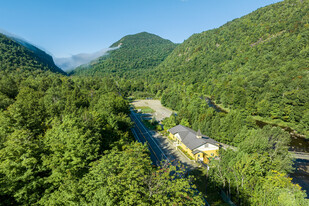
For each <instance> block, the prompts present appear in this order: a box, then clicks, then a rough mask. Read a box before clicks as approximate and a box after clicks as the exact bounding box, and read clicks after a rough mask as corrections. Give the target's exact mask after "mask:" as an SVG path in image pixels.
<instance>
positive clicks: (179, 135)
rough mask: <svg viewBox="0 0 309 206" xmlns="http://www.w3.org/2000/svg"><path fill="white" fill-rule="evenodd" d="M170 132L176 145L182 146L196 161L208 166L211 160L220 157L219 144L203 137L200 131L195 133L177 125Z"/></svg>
mask: <svg viewBox="0 0 309 206" xmlns="http://www.w3.org/2000/svg"><path fill="white" fill-rule="evenodd" d="M168 131H169V132H170V134H169V136H170V138H171V139H173V141H174V144H176V146H180V147H181V148H182V149H183V150H184V151H185V152H187V153H188V154H189V155H190V156H191V157H192V158H193V159H194V160H195V161H201V162H204V163H206V164H208V163H209V161H210V160H211V159H214V158H216V157H218V156H219V142H217V141H216V140H214V139H211V138H210V137H207V136H205V135H202V134H201V131H200V130H198V132H195V131H194V130H192V129H190V128H188V127H185V126H182V125H177V126H175V127H173V128H171V129H169V130H168Z"/></svg>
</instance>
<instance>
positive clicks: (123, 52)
mask: <svg viewBox="0 0 309 206" xmlns="http://www.w3.org/2000/svg"><path fill="white" fill-rule="evenodd" d="M114 47H119V48H118V49H115V50H113V51H110V52H109V54H108V55H104V56H102V57H100V58H98V59H97V60H95V61H93V62H92V63H90V64H89V65H83V66H80V67H78V68H77V69H75V70H74V71H73V73H74V74H76V75H106V74H113V73H114V74H116V75H119V76H123V74H124V73H125V72H127V71H128V72H129V73H127V74H130V75H131V76H134V75H132V73H134V74H135V73H136V72H139V71H136V70H145V69H152V68H154V67H155V66H157V65H159V64H160V63H161V62H162V61H163V60H164V59H165V58H166V57H167V56H168V55H169V54H170V53H171V52H172V51H173V49H174V48H175V47H176V44H174V43H172V42H171V41H169V40H166V39H162V38H161V37H159V36H157V35H154V34H150V33H147V32H142V33H138V34H134V35H128V36H125V37H123V38H122V39H120V40H119V41H117V42H115V43H114V44H112V45H111V47H110V48H114ZM132 70H133V71H132Z"/></svg>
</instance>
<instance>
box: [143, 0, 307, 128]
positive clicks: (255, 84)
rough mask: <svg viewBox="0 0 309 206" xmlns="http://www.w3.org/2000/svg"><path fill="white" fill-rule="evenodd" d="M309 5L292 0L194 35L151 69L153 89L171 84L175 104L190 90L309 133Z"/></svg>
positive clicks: (168, 93)
mask: <svg viewBox="0 0 309 206" xmlns="http://www.w3.org/2000/svg"><path fill="white" fill-rule="evenodd" d="M308 7H309V1H308V0H303V1H299V0H286V1H283V2H279V3H276V4H273V5H270V6H267V7H264V8H261V9H258V10H257V11H254V12H252V13H250V14H248V15H246V16H244V17H242V18H239V19H235V20H233V21H231V22H228V23H227V24H225V25H223V26H222V27H220V28H218V29H213V30H209V31H205V32H203V33H200V34H195V35H192V36H191V37H190V38H189V39H188V40H186V41H185V42H184V43H183V44H181V45H179V46H178V47H177V48H176V49H175V50H174V51H173V52H172V53H171V54H170V55H169V56H168V57H167V58H166V60H165V61H164V62H163V63H162V64H160V65H159V66H158V67H157V68H156V69H155V70H153V71H152V73H149V74H147V76H148V75H150V76H152V77H151V78H149V79H151V80H152V82H151V83H150V84H149V87H153V88H152V89H151V91H152V92H153V91H155V92H156V91H159V90H165V93H163V97H164V100H165V104H166V105H168V106H170V107H172V108H173V109H177V110H179V109H180V108H181V107H182V101H181V99H179V97H180V96H181V93H184V92H185V91H187V92H188V90H190V92H191V94H192V93H198V94H200V95H201V96H202V95H205V96H211V97H212V99H213V100H214V101H215V102H216V103H218V104H221V105H222V106H223V107H225V108H230V109H236V110H239V111H241V110H246V112H248V113H249V114H251V115H257V116H261V117H263V118H266V119H269V120H277V121H281V122H285V123H287V124H289V125H290V126H292V127H293V128H294V129H297V130H298V131H299V132H300V133H307V134H308V130H309V79H308V78H309V13H308V11H309V8H308ZM154 72H155V73H154ZM153 73H154V74H153ZM151 85H153V86H151ZM158 85H160V86H158ZM176 85H178V86H176ZM188 85H191V86H189V88H190V89H188ZM166 87H168V88H169V89H168V90H166V89H165V88H166ZM160 92H161V91H160ZM175 95H176V96H177V97H178V99H179V100H178V101H175V99H177V97H175Z"/></svg>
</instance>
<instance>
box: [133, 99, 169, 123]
mask: <svg viewBox="0 0 309 206" xmlns="http://www.w3.org/2000/svg"><path fill="white" fill-rule="evenodd" d="M132 104H133V105H134V106H135V107H150V108H151V109H153V110H155V112H154V114H152V115H153V116H155V117H156V120H158V121H161V120H163V119H164V118H166V117H169V116H171V114H172V110H170V109H167V108H166V107H164V106H162V104H161V102H160V100H152V99H151V100H150V99H147V100H135V101H133V102H132Z"/></svg>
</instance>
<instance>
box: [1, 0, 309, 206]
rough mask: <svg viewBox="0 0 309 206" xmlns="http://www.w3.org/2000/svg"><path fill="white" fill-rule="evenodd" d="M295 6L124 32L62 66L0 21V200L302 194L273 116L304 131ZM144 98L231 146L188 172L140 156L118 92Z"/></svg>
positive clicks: (299, 198) (301, 11)
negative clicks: (174, 37)
mask: <svg viewBox="0 0 309 206" xmlns="http://www.w3.org/2000/svg"><path fill="white" fill-rule="evenodd" d="M308 6H309V1H308V0H302V1H300V0H285V1H282V2H279V3H276V4H272V5H269V6H266V7H264V8H260V9H258V10H256V11H254V12H252V13H250V14H248V15H246V16H244V17H241V18H239V19H235V20H233V21H231V22H228V23H226V24H225V25H223V26H221V27H219V28H216V29H212V30H209V31H205V32H202V33H199V34H194V35H192V36H191V37H190V38H189V39H187V40H185V41H184V42H183V43H182V44H174V43H173V42H171V41H169V40H166V39H162V38H161V37H159V36H156V35H154V34H150V33H147V32H142V33H138V34H135V35H128V36H125V37H123V38H122V39H120V40H119V41H117V42H115V43H114V44H112V45H111V46H110V48H112V49H113V50H112V51H109V53H108V54H107V55H104V56H102V57H100V58H98V59H96V60H94V61H92V62H90V63H89V64H87V65H82V66H80V67H78V68H76V69H75V70H74V71H72V72H71V73H70V74H66V73H65V72H63V71H62V70H61V69H59V68H58V67H57V66H55V64H54V63H53V61H52V60H50V58H51V57H50V56H49V55H48V54H46V53H45V52H43V51H41V50H39V49H38V48H36V47H34V46H33V47H32V46H31V45H28V48H27V47H26V46H25V45H22V44H20V43H18V41H15V40H14V39H11V38H9V37H7V36H5V35H2V34H0V205H110V206H112V205H205V200H206V199H207V200H208V201H209V202H210V203H211V205H221V202H222V200H221V199H220V198H219V194H220V193H222V192H224V193H225V194H226V195H227V196H228V197H230V198H231V200H232V201H233V202H234V203H235V204H236V205H263V206H264V205H265V206H267V205H269V206H273V205H292V206H294V205H295V206H307V205H309V202H308V199H306V193H305V191H303V190H302V188H301V187H300V186H299V185H297V184H294V183H293V182H292V178H290V175H289V174H290V173H292V172H293V170H294V169H295V168H293V160H294V159H293V157H292V155H291V154H290V152H289V144H290V141H291V137H290V134H289V133H288V132H287V131H285V130H283V129H282V128H291V129H292V130H293V131H294V132H295V133H296V134H298V135H301V136H304V137H306V138H308V137H309V76H308V75H309V71H308V70H309V42H308V41H309V15H308V11H309V8H308ZM29 47H30V49H29ZM31 48H32V49H31ZM149 97H150V98H155V99H160V100H161V103H162V104H163V105H164V106H166V107H168V108H170V109H173V110H174V111H176V112H177V114H175V113H173V114H172V115H171V116H170V117H169V118H166V119H164V120H163V121H162V124H163V126H164V130H165V131H166V130H167V129H169V128H172V127H174V126H176V125H178V124H182V125H184V126H187V127H190V128H192V129H194V130H195V131H197V130H198V129H200V130H201V132H202V133H203V134H206V135H207V136H209V137H211V138H213V139H215V140H217V141H218V142H221V143H225V144H228V145H230V146H231V149H227V150H224V149H220V159H219V160H212V161H211V162H210V163H209V165H208V169H207V168H202V169H199V170H195V171H192V172H190V173H189V174H188V173H187V170H186V169H185V168H183V166H182V165H181V164H180V163H179V164H177V165H176V166H175V165H172V164H170V163H168V162H162V164H161V166H155V165H153V164H152V162H151V159H150V151H149V149H148V147H147V145H146V144H144V145H143V144H141V143H138V142H137V141H135V139H134V136H133V134H132V132H131V128H132V127H133V122H132V121H131V119H130V118H129V112H130V110H129V100H130V99H132V98H149ZM209 101H211V102H213V103H214V104H215V105H217V106H218V107H220V108H221V111H217V110H216V109H214V108H213V107H210V106H209ZM256 120H262V121H264V122H266V123H269V124H268V125H267V126H264V127H259V126H258V125H257V123H256ZM200 182H203V185H201V183H200ZM197 189H198V190H197ZM205 190H207V192H205ZM209 190H211V192H210V191H209ZM199 191H200V192H199ZM213 194H216V195H213ZM212 195H213V196H212ZM224 205H225V204H224Z"/></svg>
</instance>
